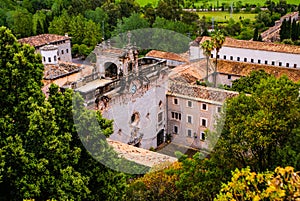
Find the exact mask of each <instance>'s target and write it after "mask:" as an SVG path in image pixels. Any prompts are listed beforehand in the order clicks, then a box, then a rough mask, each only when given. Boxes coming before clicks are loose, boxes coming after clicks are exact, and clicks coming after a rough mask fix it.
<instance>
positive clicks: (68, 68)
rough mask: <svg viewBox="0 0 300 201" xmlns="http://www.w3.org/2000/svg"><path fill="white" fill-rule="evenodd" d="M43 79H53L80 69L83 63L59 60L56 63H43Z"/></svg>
mask: <svg viewBox="0 0 300 201" xmlns="http://www.w3.org/2000/svg"><path fill="white" fill-rule="evenodd" d="M44 66H45V69H44V79H45V80H55V79H58V78H60V77H64V76H67V75H70V74H73V73H76V72H78V71H80V70H81V69H82V68H83V65H81V64H76V63H67V62H60V63H58V64H46V65H44Z"/></svg>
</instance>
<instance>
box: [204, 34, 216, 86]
mask: <svg viewBox="0 0 300 201" xmlns="http://www.w3.org/2000/svg"><path fill="white" fill-rule="evenodd" d="M201 48H202V49H203V53H204V55H205V56H206V81H208V61H209V58H210V55H211V52H212V51H213V49H214V44H213V42H212V41H210V40H206V41H204V42H203V43H201Z"/></svg>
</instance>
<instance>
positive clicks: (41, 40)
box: [18, 34, 70, 47]
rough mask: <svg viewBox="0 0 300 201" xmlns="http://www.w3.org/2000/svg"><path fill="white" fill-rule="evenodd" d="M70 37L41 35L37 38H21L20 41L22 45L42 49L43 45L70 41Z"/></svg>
mask: <svg viewBox="0 0 300 201" xmlns="http://www.w3.org/2000/svg"><path fill="white" fill-rule="evenodd" d="M69 39H70V38H69V37H68V36H61V35H57V34H40V35H37V36H31V37H28V38H21V39H19V40H18V41H19V42H20V43H26V44H29V45H31V46H34V47H41V46H43V45H47V44H51V43H54V42H58V41H64V40H69Z"/></svg>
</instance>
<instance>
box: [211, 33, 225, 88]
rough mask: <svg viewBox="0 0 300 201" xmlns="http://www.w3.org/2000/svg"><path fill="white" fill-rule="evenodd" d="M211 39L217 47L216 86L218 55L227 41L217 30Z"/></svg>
mask: <svg viewBox="0 0 300 201" xmlns="http://www.w3.org/2000/svg"><path fill="white" fill-rule="evenodd" d="M211 40H212V42H213V44H214V48H215V49H216V67H215V72H214V86H215V87H216V80H217V78H216V76H217V70H218V55H219V51H220V49H221V48H222V46H223V44H224V42H225V36H224V35H223V34H222V33H221V32H220V31H216V32H215V33H214V34H213V36H212V37H211Z"/></svg>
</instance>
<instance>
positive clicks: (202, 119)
mask: <svg viewBox="0 0 300 201" xmlns="http://www.w3.org/2000/svg"><path fill="white" fill-rule="evenodd" d="M200 125H201V126H204V127H207V119H205V118H200Z"/></svg>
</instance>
